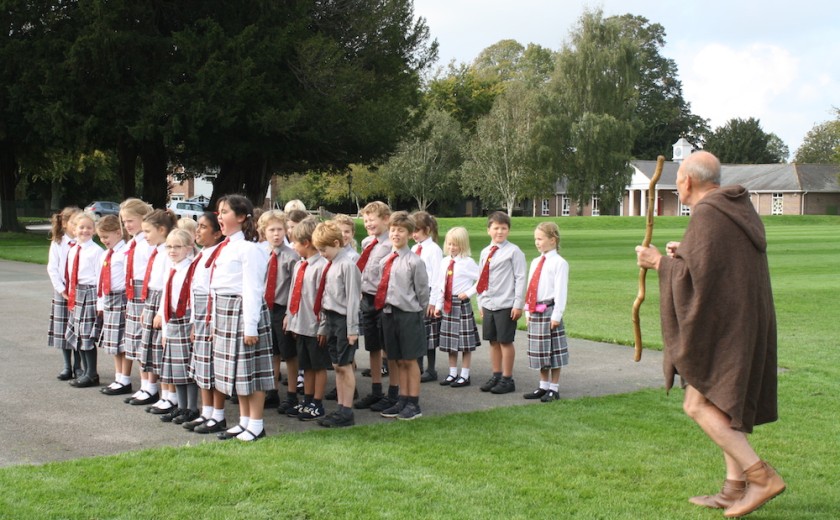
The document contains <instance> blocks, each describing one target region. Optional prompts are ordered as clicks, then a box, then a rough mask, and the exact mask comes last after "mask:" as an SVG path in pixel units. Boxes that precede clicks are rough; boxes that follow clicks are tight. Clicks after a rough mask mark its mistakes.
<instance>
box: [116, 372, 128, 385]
mask: <svg viewBox="0 0 840 520" xmlns="http://www.w3.org/2000/svg"><path fill="white" fill-rule="evenodd" d="M117 381H119V382H120V384H121V385H125V386H128V385H130V384H131V378H130V377H129V376H127V375H125V374H120V375H119V376H118V377H117Z"/></svg>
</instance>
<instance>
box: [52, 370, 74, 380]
mask: <svg viewBox="0 0 840 520" xmlns="http://www.w3.org/2000/svg"><path fill="white" fill-rule="evenodd" d="M55 378H56V379H58V380H59V381H70V380H71V379H73V371H72V370H71V369H69V368H65V369H64V370H62V371H61V372H59V373H58V375H57V376H55Z"/></svg>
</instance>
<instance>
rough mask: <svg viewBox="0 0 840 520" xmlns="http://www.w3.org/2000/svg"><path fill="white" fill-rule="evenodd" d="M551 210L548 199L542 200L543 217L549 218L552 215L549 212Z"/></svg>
mask: <svg viewBox="0 0 840 520" xmlns="http://www.w3.org/2000/svg"><path fill="white" fill-rule="evenodd" d="M550 209H551V205H550V204H549V203H548V199H543V200H542V216H543V217H547V216H548V215H549V214H550V213H549V210H550Z"/></svg>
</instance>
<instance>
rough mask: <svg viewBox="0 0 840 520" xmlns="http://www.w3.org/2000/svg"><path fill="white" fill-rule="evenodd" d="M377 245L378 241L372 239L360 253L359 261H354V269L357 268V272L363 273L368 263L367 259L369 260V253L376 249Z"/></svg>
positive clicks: (374, 238)
mask: <svg viewBox="0 0 840 520" xmlns="http://www.w3.org/2000/svg"><path fill="white" fill-rule="evenodd" d="M378 243H379V239H378V238H376V237H373V240H371V241H370V244H368V245H367V246H366V247H365V250H364V251H362V256H360V257H359V259H358V260H356V267H358V268H359V271H361V272H364V270H365V266H366V265H367V263H368V258H370V252H371V251H373V248H374V247H376V244H378Z"/></svg>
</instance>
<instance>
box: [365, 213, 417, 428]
mask: <svg viewBox="0 0 840 520" xmlns="http://www.w3.org/2000/svg"><path fill="white" fill-rule="evenodd" d="M388 226H389V228H388V229H389V231H388V238H389V239H390V241H391V246H392V248H393V249H392V251H391V253H390V254H389V255H388V256H386V257H385V258H383V259H382V260H381V261H380V265H381V268H382V278H381V280H380V282H379V286H378V287H377V292H376V297H375V300H374V307H375V308H377V309H380V310H381V311H382V317H381V319H382V336H383V337H384V338H385V345H386V346H387V347H386V348H387V349H388V360H389V361H395V362H396V364H397V366H398V367H399V368H398V370H397V374H398V375H399V390H400V394H399V397H398V400H397V402H396V403H395V404H394V405H393V406H391V407H390V408H386V409H385V410H382V412H381V415H382V417H396V418H398V419H401V420H407V421H410V420H413V419H416V418H418V417H422V415H423V413H422V412H421V411H420V370H419V368H420V367H419V366H418V364H417V358H419V357H421V356H422V355H423V354H424V353H425V352H426V350H427V346H426V334H425V327H424V325H423V316H424V315H425V313H426V309H427V308H428V306H429V277H428V275H427V274H426V266H425V265H424V264H423V260H422V259H421V258H420V257H419V256H417V255H416V254H414V253H413V252H412V251H411V250H410V249H409V248H408V239H409V237H410V236H411V233H413V232H414V219H413V218H412V216H411V215H409V214H408V213H406V212H405V211H398V212H396V213H394V214H392V215H391V218H390V220H389V221H388ZM390 377H391V378H392V379H393V378H394V377H395V374H394V373H393V372H392V373H391V376H390Z"/></svg>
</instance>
